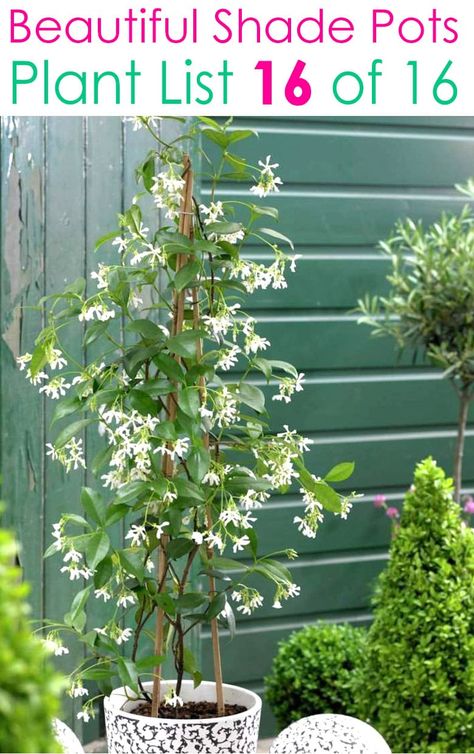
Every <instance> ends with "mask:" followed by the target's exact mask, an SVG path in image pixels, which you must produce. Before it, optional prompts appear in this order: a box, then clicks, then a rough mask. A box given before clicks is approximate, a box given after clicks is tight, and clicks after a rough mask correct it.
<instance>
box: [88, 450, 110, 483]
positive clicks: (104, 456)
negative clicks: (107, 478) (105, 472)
mask: <svg viewBox="0 0 474 754" xmlns="http://www.w3.org/2000/svg"><path fill="white" fill-rule="evenodd" d="M113 452H114V448H113V447H112V446H110V447H108V448H104V449H103V450H100V451H99V452H98V453H97V455H96V456H95V457H94V460H93V461H92V464H91V471H92V473H93V474H94V476H97V474H98V473H99V471H100V470H101V469H103V467H104V466H106V465H107V464H108V463H109V461H110V459H111V458H112V455H113Z"/></svg>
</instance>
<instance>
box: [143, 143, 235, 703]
mask: <svg viewBox="0 0 474 754" xmlns="http://www.w3.org/2000/svg"><path fill="white" fill-rule="evenodd" d="M183 180H184V182H185V184H184V188H183V196H182V201H181V208H180V218H179V232H180V233H181V234H182V235H183V236H186V237H187V238H190V239H192V237H193V217H194V207H193V171H192V166H191V161H190V159H189V157H188V156H187V155H185V157H184V159H183ZM186 262H187V256H186V254H179V255H178V258H177V263H176V272H178V271H179V270H180V269H181V268H182V267H183V266H184V265H185V264H186ZM186 293H187V291H186V290H183V291H180V292H178V291H175V292H174V296H173V322H172V335H173V336H175V335H179V333H181V332H182V330H183V323H184V313H185V301H186ZM192 297H193V298H192V300H193V319H194V325H195V327H196V326H197V325H198V324H199V319H200V312H199V301H198V295H197V290H196V288H193V290H192ZM197 355H198V358H200V356H201V355H202V343H201V341H200V340H199V341H198V344H197ZM175 359H176V360H177V361H178V362H180V357H179V356H175ZM176 388H177V386H176ZM200 389H201V399H202V400H203V399H204V398H205V389H204V379H201V383H200ZM177 407H178V389H176V391H174V392H172V393H170V394H169V395H168V400H167V414H168V418H169V420H170V421H174V420H175V419H176V415H177ZM205 444H206V446H207V447H209V436H208V435H206V438H205ZM163 473H164V475H165V476H166V477H167V478H168V479H171V478H172V477H173V476H174V473H175V467H174V463H173V461H172V459H171V457H170V455H168V454H167V453H165V454H164V458H163ZM206 525H207V527H208V529H211V528H212V525H213V520H212V510H211V508H210V507H208V509H207V511H206ZM168 542H169V538H168V536H167V535H166V534H163V535H162V537H161V546H160V547H159V548H158V564H157V574H158V584H159V587H160V592H162V591H163V590H164V588H165V585H166V574H167V572H168V566H169V563H168V560H167V555H166V548H167V545H168ZM207 555H208V559H209V560H212V557H213V550H212V547H209V548H208V551H207ZM215 592H216V585H215V579H214V576H212V575H210V576H209V595H210V597H211V598H212V597H214V595H215ZM164 628H165V611H164V609H163V608H162V607H158V609H157V618H156V630H155V650H154V651H155V655H156V656H157V657H161V656H162V655H163V647H164ZM211 637H212V650H213V660H214V678H215V682H216V700H217V713H218V715H219V717H220V716H223V715H225V705H224V690H223V680H222V663H221V654H220V644H219V626H218V622H217V618H214V619H213V620H212V621H211ZM160 704H161V666H157V667H155V670H154V679H153V698H152V716H153V717H158V713H159V709H160Z"/></svg>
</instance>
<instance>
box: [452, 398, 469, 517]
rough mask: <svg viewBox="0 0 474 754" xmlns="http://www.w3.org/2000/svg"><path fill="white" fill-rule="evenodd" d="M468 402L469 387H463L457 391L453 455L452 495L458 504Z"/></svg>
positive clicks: (459, 500)
mask: <svg viewBox="0 0 474 754" xmlns="http://www.w3.org/2000/svg"><path fill="white" fill-rule="evenodd" d="M470 402H471V394H470V391H469V387H468V386H467V385H464V386H463V387H462V389H461V390H460V391H459V418H458V435H457V440H456V450H455V453H454V490H455V491H454V495H455V499H456V501H457V502H458V503H460V502H461V490H462V467H463V459H464V443H465V439H466V426H467V417H468V413H469V404H470Z"/></svg>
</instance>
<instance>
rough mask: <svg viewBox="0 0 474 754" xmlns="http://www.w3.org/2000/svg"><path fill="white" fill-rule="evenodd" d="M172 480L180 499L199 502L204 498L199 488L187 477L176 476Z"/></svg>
mask: <svg viewBox="0 0 474 754" xmlns="http://www.w3.org/2000/svg"><path fill="white" fill-rule="evenodd" d="M173 481H174V485H175V487H176V492H177V493H178V497H179V498H180V499H182V500H186V499H189V500H198V501H200V502H202V501H204V500H205V499H206V498H205V495H204V493H203V491H202V490H201V488H200V487H198V485H196V484H194V483H193V482H191V481H189V480H188V479H183V478H182V477H177V478H175V479H174V480H173Z"/></svg>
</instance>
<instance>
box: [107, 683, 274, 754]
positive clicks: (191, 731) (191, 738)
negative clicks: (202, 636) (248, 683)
mask: <svg viewBox="0 0 474 754" xmlns="http://www.w3.org/2000/svg"><path fill="white" fill-rule="evenodd" d="M144 685H145V688H146V689H147V691H150V692H151V689H152V685H153V684H152V683H146V684H144ZM174 687H175V683H174V682H170V681H163V683H162V689H163V693H166V692H167V691H168V690H169V689H174ZM181 698H182V699H183V701H185V702H187V701H196V702H199V701H214V700H215V698H216V692H215V685H214V683H209V682H203V683H202V684H201V685H200V686H199V687H198V688H197V689H194V688H193V683H192V681H185V682H184V684H183V688H182V691H181ZM224 698H225V702H226V704H239V705H242V706H243V707H247V711H246V712H242V713H241V714H240V715H232V717H217V718H212V719H210V720H161V719H159V718H149V717H142V716H140V715H134V714H133V709H134V707H135V706H136V702H134V701H131V700H130V694H129V695H128V697H127V695H126V692H125V689H124V688H120V689H116V690H115V691H113V692H112V694H111V695H110V696H109V697H106V698H105V700H104V711H105V724H106V728H107V742H108V747H109V754H132V753H133V754H256V751H257V743H258V731H259V727H260V714H261V710H262V701H261V699H260V698H259V697H258V696H257V695H256V694H253V693H252V692H251V691H247V690H246V689H241V688H239V687H238V686H228V685H225V686H224Z"/></svg>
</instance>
